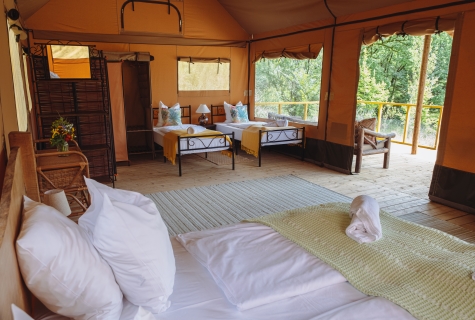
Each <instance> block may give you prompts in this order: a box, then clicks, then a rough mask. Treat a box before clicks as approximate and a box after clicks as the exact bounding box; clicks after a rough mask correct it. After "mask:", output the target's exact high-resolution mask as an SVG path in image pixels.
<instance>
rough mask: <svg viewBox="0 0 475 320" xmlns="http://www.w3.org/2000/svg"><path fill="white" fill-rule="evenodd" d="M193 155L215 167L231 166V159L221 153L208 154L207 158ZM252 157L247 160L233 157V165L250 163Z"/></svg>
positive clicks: (243, 157) (198, 154)
mask: <svg viewBox="0 0 475 320" xmlns="http://www.w3.org/2000/svg"><path fill="white" fill-rule="evenodd" d="M193 155H195V156H197V157H200V158H202V159H204V160H206V161H209V162H211V163H214V164H215V165H218V166H220V165H231V164H232V158H230V157H228V156H226V155H224V154H221V152H208V157H206V156H205V153H193ZM254 159H256V158H254V157H252V158H249V157H246V156H242V155H239V154H238V155H234V163H243V162H250V161H253V160H254Z"/></svg>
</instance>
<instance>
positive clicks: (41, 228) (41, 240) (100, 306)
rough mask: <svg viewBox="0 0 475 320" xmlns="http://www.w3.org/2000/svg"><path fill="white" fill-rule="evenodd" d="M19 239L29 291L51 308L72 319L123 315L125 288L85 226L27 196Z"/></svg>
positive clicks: (17, 243)
mask: <svg viewBox="0 0 475 320" xmlns="http://www.w3.org/2000/svg"><path fill="white" fill-rule="evenodd" d="M23 219H24V220H23V223H22V226H21V230H20V234H19V236H18V239H17V242H16V251H17V256H18V263H19V265H20V270H21V273H22V276H23V279H24V280H25V283H26V285H27V287H28V288H29V289H30V291H31V292H32V293H33V294H34V295H35V296H36V297H38V299H39V300H40V301H41V302H42V303H43V304H44V305H45V306H46V307H47V308H48V309H50V310H51V311H53V312H55V313H58V314H61V315H64V316H67V317H71V318H74V319H119V317H120V314H121V311H122V293H121V291H120V288H119V286H118V285H117V283H116V282H115V279H114V275H113V273H112V271H111V268H110V267H109V265H108V264H107V263H106V262H105V261H104V260H103V259H102V258H101V256H100V255H99V253H98V252H97V251H96V249H95V248H94V246H93V245H92V243H91V242H90V241H89V239H88V237H87V235H86V234H85V232H84V230H82V228H80V227H79V226H78V225H77V224H76V223H74V222H73V221H71V220H70V219H68V218H67V217H65V216H64V215H63V214H61V213H60V212H59V211H57V210H56V209H54V208H53V207H49V206H47V205H44V204H41V203H39V202H35V201H33V200H31V199H28V198H27V197H25V200H24V209H23Z"/></svg>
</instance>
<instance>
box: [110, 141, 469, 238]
mask: <svg viewBox="0 0 475 320" xmlns="http://www.w3.org/2000/svg"><path fill="white" fill-rule="evenodd" d="M392 149H393V150H392V154H391V161H390V167H389V169H383V168H382V164H383V156H382V155H372V156H367V157H364V158H363V165H362V170H361V173H360V174H354V175H346V174H342V173H338V172H335V171H332V170H329V169H326V168H322V167H319V166H317V165H315V164H313V163H309V162H302V161H300V160H298V159H295V158H291V157H288V156H285V155H282V154H279V153H275V152H271V151H265V152H264V153H263V158H262V167H260V168H259V167H258V166H257V160H256V159H255V158H253V157H251V156H248V155H246V157H248V158H249V159H250V160H249V161H243V162H241V163H238V164H236V170H235V171H232V170H231V166H229V165H215V164H213V163H211V162H209V161H206V160H204V159H202V158H199V157H197V156H196V155H188V156H185V157H184V158H183V176H182V177H179V176H178V167H177V166H173V165H171V164H170V163H169V162H167V163H163V158H162V156H161V155H159V156H158V158H156V159H155V160H152V159H151V157H150V156H140V157H136V158H131V160H132V161H131V165H130V166H126V165H125V166H119V167H118V176H117V181H116V184H115V186H116V188H121V189H127V190H133V191H137V192H141V193H144V194H146V193H154V192H160V191H168V190H177V189H184V188H189V187H193V186H205V185H212V184H220V183H227V182H232V181H244V180H249V179H257V178H264V177H269V176H280V175H287V174H293V175H296V176H298V177H301V178H303V179H306V180H308V181H310V182H313V183H316V184H318V185H321V186H324V187H326V188H328V189H331V190H333V191H336V192H339V193H341V194H344V195H346V196H349V197H355V196H357V195H360V194H367V195H370V196H372V197H374V198H375V199H376V200H377V201H378V202H379V204H380V206H381V208H382V209H384V210H385V211H387V212H390V213H391V214H393V215H396V216H401V215H406V214H411V213H414V217H415V219H421V217H422V219H423V217H424V216H421V215H420V214H419V213H422V214H424V215H427V216H431V217H434V218H437V219H441V220H446V221H448V222H451V223H453V224H456V225H458V226H461V227H464V228H466V229H469V230H475V215H472V214H468V213H466V212H463V211H460V210H456V209H453V208H450V207H447V206H444V205H441V204H438V203H435V202H431V201H430V200H429V199H428V196H427V195H428V192H429V185H430V182H431V178H432V170H433V168H434V163H435V157H436V152H435V151H431V150H427V149H420V150H419V152H418V155H411V154H410V151H411V150H410V147H408V146H403V145H398V144H393V148H392ZM241 154H242V153H241ZM353 164H354V161H353Z"/></svg>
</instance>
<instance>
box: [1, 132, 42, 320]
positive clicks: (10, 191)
mask: <svg viewBox="0 0 475 320" xmlns="http://www.w3.org/2000/svg"><path fill="white" fill-rule="evenodd" d="M8 138H9V141H10V156H9V158H8V164H7V169H6V172H5V180H4V182H3V190H2V198H1V201H0V319H2V320H10V319H13V316H12V314H11V304H12V303H14V304H16V305H17V306H18V307H20V308H22V309H23V310H25V311H26V312H28V313H29V314H31V303H32V297H33V296H32V294H31V293H30V292H29V291H28V289H27V288H26V286H25V284H24V282H23V279H22V277H21V274H20V269H19V267H18V262H17V257H16V252H15V242H16V239H17V237H18V233H19V231H20V226H21V221H22V209H23V195H26V196H28V197H30V198H31V199H33V200H35V201H39V199H40V195H39V189H38V181H37V175H36V162H35V155H34V149H33V139H32V137H31V134H30V133H29V132H11V133H10V134H9V136H8Z"/></svg>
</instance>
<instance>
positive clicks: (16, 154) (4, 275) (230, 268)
mask: <svg viewBox="0 0 475 320" xmlns="http://www.w3.org/2000/svg"><path fill="white" fill-rule="evenodd" d="M9 139H10V146H11V152H10V156H9V161H8V165H7V170H6V174H5V180H4V186H3V191H2V198H1V203H0V208H1V212H0V283H1V286H0V319H2V320H11V319H13V317H12V314H11V311H10V310H11V304H12V303H14V304H15V305H17V306H18V307H20V308H21V309H23V310H26V311H27V312H28V313H29V314H30V315H33V314H36V312H37V311H38V310H37V307H36V306H37V305H38V304H37V303H33V302H34V301H35V300H36V298H35V297H33V295H32V294H31V292H30V291H29V290H28V289H27V288H26V286H25V284H24V281H23V279H22V276H21V273H20V271H19V265H18V261H17V255H16V252H15V241H16V239H17V237H18V233H19V229H20V226H21V224H22V207H23V195H27V196H28V197H30V198H32V199H34V200H38V199H39V194H38V184H37V180H36V179H37V178H36V175H35V174H33V175H32V174H31V172H32V171H34V170H35V161H34V154H33V147H32V145H33V144H32V140H31V135H29V134H27V133H12V134H10V136H9ZM266 217H269V218H270V216H266ZM264 219H266V218H264ZM406 223H408V222H406ZM319 225H321V226H320V228H324V229H326V228H327V227H326V226H325V223H324V224H323V225H322V224H319ZM297 227H298V226H297ZM420 228H422V229H423V230H426V229H430V228H426V227H419V229H418V231H420V230H421V229H420ZM424 228H425V229H424ZM403 231H404V230H403ZM407 232H409V231H408V230H407ZM438 233H440V234H439V236H441V237H443V238H447V235H445V236H444V235H442V233H441V232H438ZM419 234H421V233H415V234H414V235H415V236H418V235H419ZM414 235H413V236H414ZM408 236H411V235H410V234H406V235H403V236H402V237H403V238H404V237H408ZM421 236H422V234H421ZM449 237H450V236H449ZM317 238H318V236H317ZM345 239H346V238H345ZM346 240H347V239H346ZM422 240H424V239H422ZM347 241H350V240H347ZM351 241H352V240H351ZM423 242H424V241H423ZM338 243H339V242H338ZM457 243H458V244H459V245H463V246H464V248H465V249H467V248H468V249H470V250H473V248H472V247H473V246H470V245H468V244H464V243H461V242H460V241H459V242H457ZM429 244H430V243H429ZM326 245H330V247H331V246H332V245H333V246H334V245H335V244H334V243H333V244H332V243H330V244H326ZM171 247H172V249H173V254H174V259H175V265H176V274H175V280H174V282H175V283H174V287H173V293H172V295H171V296H170V297H169V300H170V301H171V306H170V307H169V308H168V310H166V311H164V312H162V313H159V314H158V315H157V316H156V319H170V320H172V319H174V320H179V319H180V320H181V319H197V320H200V319H203V320H204V319H206V320H208V319H257V320H258V319H263V320H264V319H293V320H294V319H295V320H299V319H302V320H304V319H319V320H323V319H326V320H330V319H334V320H338V319H345V320H346V319H398V320H405V319H408V320H409V319H414V317H413V316H412V315H411V314H410V313H409V312H407V311H406V310H405V309H404V308H402V307H400V306H398V305H396V304H395V303H393V302H391V301H389V300H387V299H385V298H381V297H374V296H368V295H366V294H363V293H362V292H360V291H358V290H357V289H355V288H354V287H353V286H352V285H351V284H349V283H348V282H347V281H346V280H345V278H344V277H343V276H342V274H340V273H339V272H338V271H336V270H335V269H333V268H331V267H330V266H329V265H327V264H325V263H324V262H323V261H322V260H320V259H318V258H316V257H315V256H314V255H311V254H309V252H307V250H306V249H303V247H300V246H298V245H296V244H295V243H294V242H292V241H290V240H288V239H287V238H285V237H283V236H282V235H280V234H279V233H277V232H275V231H274V230H273V229H271V228H269V227H267V226H266V225H263V224H260V223H254V222H252V221H251V222H248V223H238V224H234V225H229V226H225V227H222V228H216V229H209V230H204V231H198V232H190V233H186V234H183V235H180V236H178V237H177V238H172V239H171ZM329 251H330V254H333V252H334V251H333V250H332V249H331V248H330V249H329ZM388 253H389V255H390V256H391V255H392V253H390V252H388ZM474 253H475V251H474V252H472V253H468V256H469V257H468V258H469V259H467V260H466V261H464V263H462V262H461V261H460V262H457V263H456V264H453V265H455V266H458V267H459V268H468V269H470V268H472V267H473V266H474V265H475V264H474V263H473V262H471V260H473V259H471V256H472V255H473V254H474ZM425 254H428V255H430V253H428V252H422V253H421V255H425ZM336 256H341V254H340V255H338V254H337V255H336ZM358 258H361V257H358ZM430 258H431V259H433V258H432V257H430ZM204 266H206V267H204ZM442 267H443V266H442ZM362 268H363V269H364V266H362ZM440 270H442V271H443V269H440ZM422 273H423V274H424V270H422ZM370 275H371V273H370ZM428 275H429V276H430V278H434V276H435V277H437V276H440V274H435V275H433V274H432V273H430V274H428ZM389 278H390V277H389ZM383 280H386V279H383ZM471 281H472V282H473V280H472V279H471V277H467V278H466V279H465V277H463V278H461V281H458V283H453V282H450V279H443V277H442V278H441V279H440V281H439V282H442V284H441V287H444V286H445V284H444V283H447V284H448V285H449V287H450V285H455V284H456V285H457V286H459V287H460V288H461V289H462V290H463V291H465V292H466V294H465V296H459V298H457V299H454V300H451V301H445V300H443V301H442V302H441V304H440V305H439V301H435V302H434V303H433V304H432V305H434V306H436V308H441V309H440V310H443V311H445V312H446V314H447V313H450V312H454V314H457V315H462V316H460V317H447V316H445V317H444V318H445V319H456V318H465V319H473V315H475V308H471V309H469V310H468V311H467V309H463V310H462V311H463V312H464V313H462V312H461V310H459V309H460V305H461V303H465V302H467V301H468V302H469V303H471V305H472V306H473V303H472V302H471V301H473V299H472V296H471V294H470V292H473V290H474V285H473V283H472V282H471ZM413 288H414V287H411V286H408V289H413ZM416 289H417V288H416ZM409 293H411V292H408V294H409ZM415 293H416V294H418V292H415ZM440 293H441V291H437V292H435V293H434V294H435V295H438V294H440ZM421 294H422V295H421V296H420V301H421V303H423V304H427V305H428V306H429V308H425V309H431V308H430V307H431V306H432V305H431V302H432V301H431V300H430V299H427V297H426V296H424V295H423V292H421ZM138 309H139V308H138V307H137V306H135V305H133V304H131V303H130V302H128V301H126V300H124V306H123V309H122V314H121V317H120V319H121V320H132V319H143V318H140V317H137V318H134V317H135V316H136V315H137V310H138ZM429 312H431V311H430V310H429ZM43 316H44V315H43ZM42 319H67V318H64V317H62V316H58V315H56V316H54V315H49V316H48V317H47V318H45V317H43V318H42ZM147 319H150V318H147ZM439 319H442V317H439Z"/></svg>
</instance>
